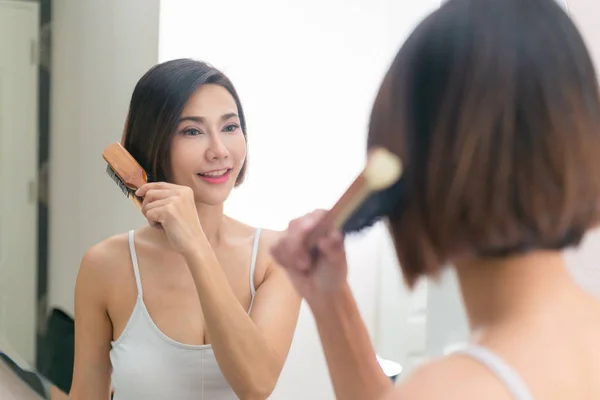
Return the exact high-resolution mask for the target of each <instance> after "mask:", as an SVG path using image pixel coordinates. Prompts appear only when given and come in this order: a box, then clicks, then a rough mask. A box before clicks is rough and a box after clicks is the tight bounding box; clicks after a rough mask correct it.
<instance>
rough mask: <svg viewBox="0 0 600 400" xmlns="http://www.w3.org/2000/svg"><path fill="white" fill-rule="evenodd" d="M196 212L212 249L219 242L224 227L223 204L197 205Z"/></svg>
mask: <svg viewBox="0 0 600 400" xmlns="http://www.w3.org/2000/svg"><path fill="white" fill-rule="evenodd" d="M196 210H198V219H199V220H200V225H202V230H203V231H204V234H205V235H206V238H207V239H208V241H209V243H210V244H211V245H212V246H213V247H214V246H216V245H218V244H219V243H220V241H221V235H222V233H223V230H224V229H223V228H224V225H225V215H224V214H223V204H219V205H214V206H213V205H207V204H202V203H197V204H196Z"/></svg>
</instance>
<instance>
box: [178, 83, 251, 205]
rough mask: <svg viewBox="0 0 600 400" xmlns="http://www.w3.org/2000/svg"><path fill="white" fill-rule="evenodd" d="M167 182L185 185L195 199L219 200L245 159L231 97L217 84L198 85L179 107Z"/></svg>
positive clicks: (242, 136)
mask: <svg viewBox="0 0 600 400" xmlns="http://www.w3.org/2000/svg"><path fill="white" fill-rule="evenodd" d="M170 156H171V176H170V177H169V178H170V179H169V180H170V181H171V182H172V183H174V184H177V185H184V186H189V187H190V188H192V190H193V191H194V197H195V200H196V202H200V203H204V204H210V205H217V204H221V203H223V202H224V201H225V200H226V199H227V197H228V196H229V193H231V190H232V189H233V186H234V185H235V182H236V179H237V177H238V175H239V173H240V170H241V168H242V165H243V164H244V160H245V159H246V140H245V138H244V134H243V132H242V128H241V124H240V118H239V116H238V109H237V105H236V104H235V100H234V99H233V97H232V96H231V95H230V94H229V92H228V91H227V89H225V88H223V87H222V86H219V85H214V84H208V85H202V86H200V88H198V90H196V92H195V93H194V94H193V95H192V96H191V97H190V99H189V101H188V103H187V104H186V106H185V108H184V109H183V113H182V114H181V118H180V119H179V123H178V125H177V131H176V133H175V136H174V138H173V142H172V144H171V154H170Z"/></svg>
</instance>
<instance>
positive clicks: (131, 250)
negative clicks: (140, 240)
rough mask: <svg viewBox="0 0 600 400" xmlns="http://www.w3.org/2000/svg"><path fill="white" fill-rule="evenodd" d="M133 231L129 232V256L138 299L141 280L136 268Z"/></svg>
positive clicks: (140, 290) (137, 267)
mask: <svg viewBox="0 0 600 400" xmlns="http://www.w3.org/2000/svg"><path fill="white" fill-rule="evenodd" d="M133 232H134V231H133V229H132V230H130V231H129V253H130V254H131V263H132V264H133V273H134V275H135V284H136V286H137V292H138V297H140V298H141V297H142V296H143V292H142V280H141V279H140V268H139V266H138V259H137V253H136V252H135V240H134V235H133Z"/></svg>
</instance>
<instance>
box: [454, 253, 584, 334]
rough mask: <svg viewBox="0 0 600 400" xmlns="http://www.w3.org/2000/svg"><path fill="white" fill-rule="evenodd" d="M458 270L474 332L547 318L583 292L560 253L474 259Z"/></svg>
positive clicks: (461, 264)
mask: <svg viewBox="0 0 600 400" xmlns="http://www.w3.org/2000/svg"><path fill="white" fill-rule="evenodd" d="M456 272H457V275H458V280H459V283H460V288H461V292H462V296H463V300H464V305H465V309H466V312H467V316H468V319H469V324H470V326H471V331H472V332H473V333H474V334H478V333H483V332H484V331H486V330H487V329H488V328H491V327H494V326H499V325H502V324H504V323H506V322H510V321H515V320H518V321H522V320H531V318H532V317H535V318H539V317H544V316H545V315H547V314H548V310H550V311H558V309H559V308H562V306H563V305H566V303H570V302H567V301H563V300H565V299H569V298H572V297H573V296H572V295H573V294H576V293H581V292H582V291H581V290H580V289H579V287H578V286H577V284H576V283H575V281H574V280H573V278H572V277H571V275H570V274H569V272H568V270H567V268H566V266H565V263H564V259H563V257H562V254H561V253H559V252H535V253H530V254H527V255H522V256H515V257H510V258H505V259H497V260H481V259H480V260H473V261H470V262H463V263H460V265H457V267H456ZM523 318H524V319H523Z"/></svg>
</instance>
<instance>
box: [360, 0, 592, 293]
mask: <svg viewBox="0 0 600 400" xmlns="http://www.w3.org/2000/svg"><path fill="white" fill-rule="evenodd" d="M368 145H369V147H372V146H376V145H383V146H385V147H387V148H389V149H390V150H392V151H394V152H395V153H397V154H398V155H400V157H401V158H402V160H403V163H404V166H405V173H404V176H403V178H402V179H403V181H402V182H403V183H402V184H403V185H404V188H403V195H402V196H403V197H402V198H400V199H398V207H397V209H396V211H395V212H394V214H393V215H391V216H390V226H391V231H392V235H393V237H394V241H395V243H396V250H397V253H398V256H399V259H400V263H401V265H402V268H403V272H404V276H405V278H406V280H407V283H408V284H409V285H412V284H414V282H415V280H416V279H417V278H418V277H420V276H422V275H435V274H436V273H437V272H438V271H439V270H440V269H441V267H442V266H443V265H445V264H446V263H450V262H453V261H456V260H458V259H461V258H463V257H504V256H511V255H516V254H519V253H523V252H527V251H534V250H561V249H563V248H565V247H568V246H574V245H577V244H578V243H579V242H580V240H581V238H582V237H583V235H584V234H585V233H586V231H587V230H589V229H590V228H591V227H593V226H594V225H595V224H597V222H598V219H599V212H600V207H599V205H600V203H599V201H600V102H599V96H598V82H597V80H596V74H595V71H594V67H593V64H592V61H591V60H590V56H589V54H588V51H587V49H586V47H585V45H584V43H583V40H582V38H581V36H580V34H579V32H578V30H577V29H576V27H575V26H574V24H573V22H572V21H571V20H570V18H569V17H568V16H567V15H566V14H565V13H564V11H563V10H562V9H561V8H560V6H559V5H557V4H556V3H555V2H554V1H553V0H450V1H448V2H447V3H445V4H444V5H442V6H441V7H440V9H439V10H437V11H436V12H434V13H433V14H432V15H430V16H429V17H428V18H427V19H425V20H424V21H423V22H422V23H421V24H420V25H419V26H418V27H417V28H416V30H415V31H414V32H413V33H412V35H411V36H410V37H409V39H408V40H407V41H406V43H405V44H404V46H403V47H402V49H401V50H400V52H399V53H398V55H397V57H396V59H395V60H394V62H393V64H392V66H391V68H390V70H389V72H388V74H387V75H386V77H385V79H384V82H383V84H382V87H381V89H380V92H379V94H378V97H377V99H376V101H375V105H374V108H373V114H372V116H371V125H370V132H369V140H368Z"/></svg>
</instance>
